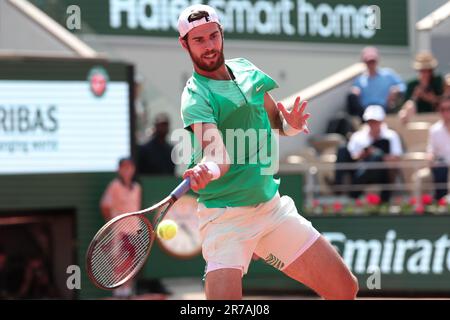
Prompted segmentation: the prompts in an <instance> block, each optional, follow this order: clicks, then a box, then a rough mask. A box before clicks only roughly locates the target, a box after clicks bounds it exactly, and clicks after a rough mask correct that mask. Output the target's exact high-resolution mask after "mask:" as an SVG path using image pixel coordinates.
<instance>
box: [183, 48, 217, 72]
mask: <svg viewBox="0 0 450 320" xmlns="http://www.w3.org/2000/svg"><path fill="white" fill-rule="evenodd" d="M210 54H216V55H217V57H216V60H215V62H212V61H209V59H206V58H204V56H206V55H210ZM189 55H190V56H191V60H192V62H193V63H194V65H195V66H197V68H199V69H200V70H203V71H207V72H213V71H216V70H217V69H219V68H220V67H221V66H222V65H223V64H224V63H225V57H224V55H223V44H222V48H221V49H220V50H211V51H208V52H205V53H204V54H202V55H201V56H200V57H196V56H194V55H192V53H191V50H189Z"/></svg>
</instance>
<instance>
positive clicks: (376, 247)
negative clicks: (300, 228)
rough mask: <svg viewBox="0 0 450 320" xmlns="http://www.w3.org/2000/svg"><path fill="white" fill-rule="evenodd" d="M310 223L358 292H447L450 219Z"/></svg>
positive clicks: (449, 285)
mask: <svg viewBox="0 0 450 320" xmlns="http://www.w3.org/2000/svg"><path fill="white" fill-rule="evenodd" d="M311 220H312V222H313V224H314V225H315V227H316V228H318V229H319V230H320V231H321V232H322V234H323V235H324V236H325V237H326V238H327V239H328V240H329V241H330V242H331V243H332V244H333V245H334V246H335V247H336V248H337V250H338V251H339V253H340V254H341V256H342V257H343V259H344V261H345V263H346V264H347V265H348V266H349V267H350V268H351V269H352V271H353V273H354V274H355V275H356V276H357V277H358V280H359V285H360V289H361V290H362V291H369V290H373V292H372V293H374V294H376V293H383V292H392V291H397V292H415V293H426V292H428V293H446V294H449V293H450V215H442V216H397V217H395V216H392V217H390V216H377V217H351V216H349V217H324V218H312V219H311Z"/></svg>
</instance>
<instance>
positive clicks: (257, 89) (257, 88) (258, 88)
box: [256, 84, 264, 92]
mask: <svg viewBox="0 0 450 320" xmlns="http://www.w3.org/2000/svg"><path fill="white" fill-rule="evenodd" d="M262 87H264V85H263V84H262V85H260V86H259V87H256V92H259V90H261V89H262Z"/></svg>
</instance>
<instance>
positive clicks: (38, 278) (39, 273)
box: [18, 256, 58, 299]
mask: <svg viewBox="0 0 450 320" xmlns="http://www.w3.org/2000/svg"><path fill="white" fill-rule="evenodd" d="M57 297H58V294H57V291H56V289H55V287H54V286H53V284H52V281H51V279H50V272H49V269H48V267H47V266H46V265H45V263H44V259H43V258H42V257H39V256H36V257H33V258H31V259H29V260H28V261H27V264H26V266H25V271H24V276H23V279H22V284H21V286H20V289H19V293H18V298H20V299H52V298H57Z"/></svg>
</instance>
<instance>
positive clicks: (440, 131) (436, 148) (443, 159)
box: [427, 96, 450, 200]
mask: <svg viewBox="0 0 450 320" xmlns="http://www.w3.org/2000/svg"><path fill="white" fill-rule="evenodd" d="M438 111H439V115H440V117H441V119H440V120H439V121H438V122H436V123H435V124H433V125H432V126H431V128H430V131H429V136H428V150H427V151H428V159H429V160H430V162H431V165H432V168H431V169H432V172H433V179H434V182H435V183H436V184H440V185H441V186H439V185H438V186H437V187H436V188H435V194H434V198H435V199H436V200H439V199H441V198H442V197H444V196H446V195H447V193H448V188H447V187H446V184H447V183H448V166H449V165H450V96H444V97H443V98H442V99H441V102H440V103H439V108H438Z"/></svg>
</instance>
